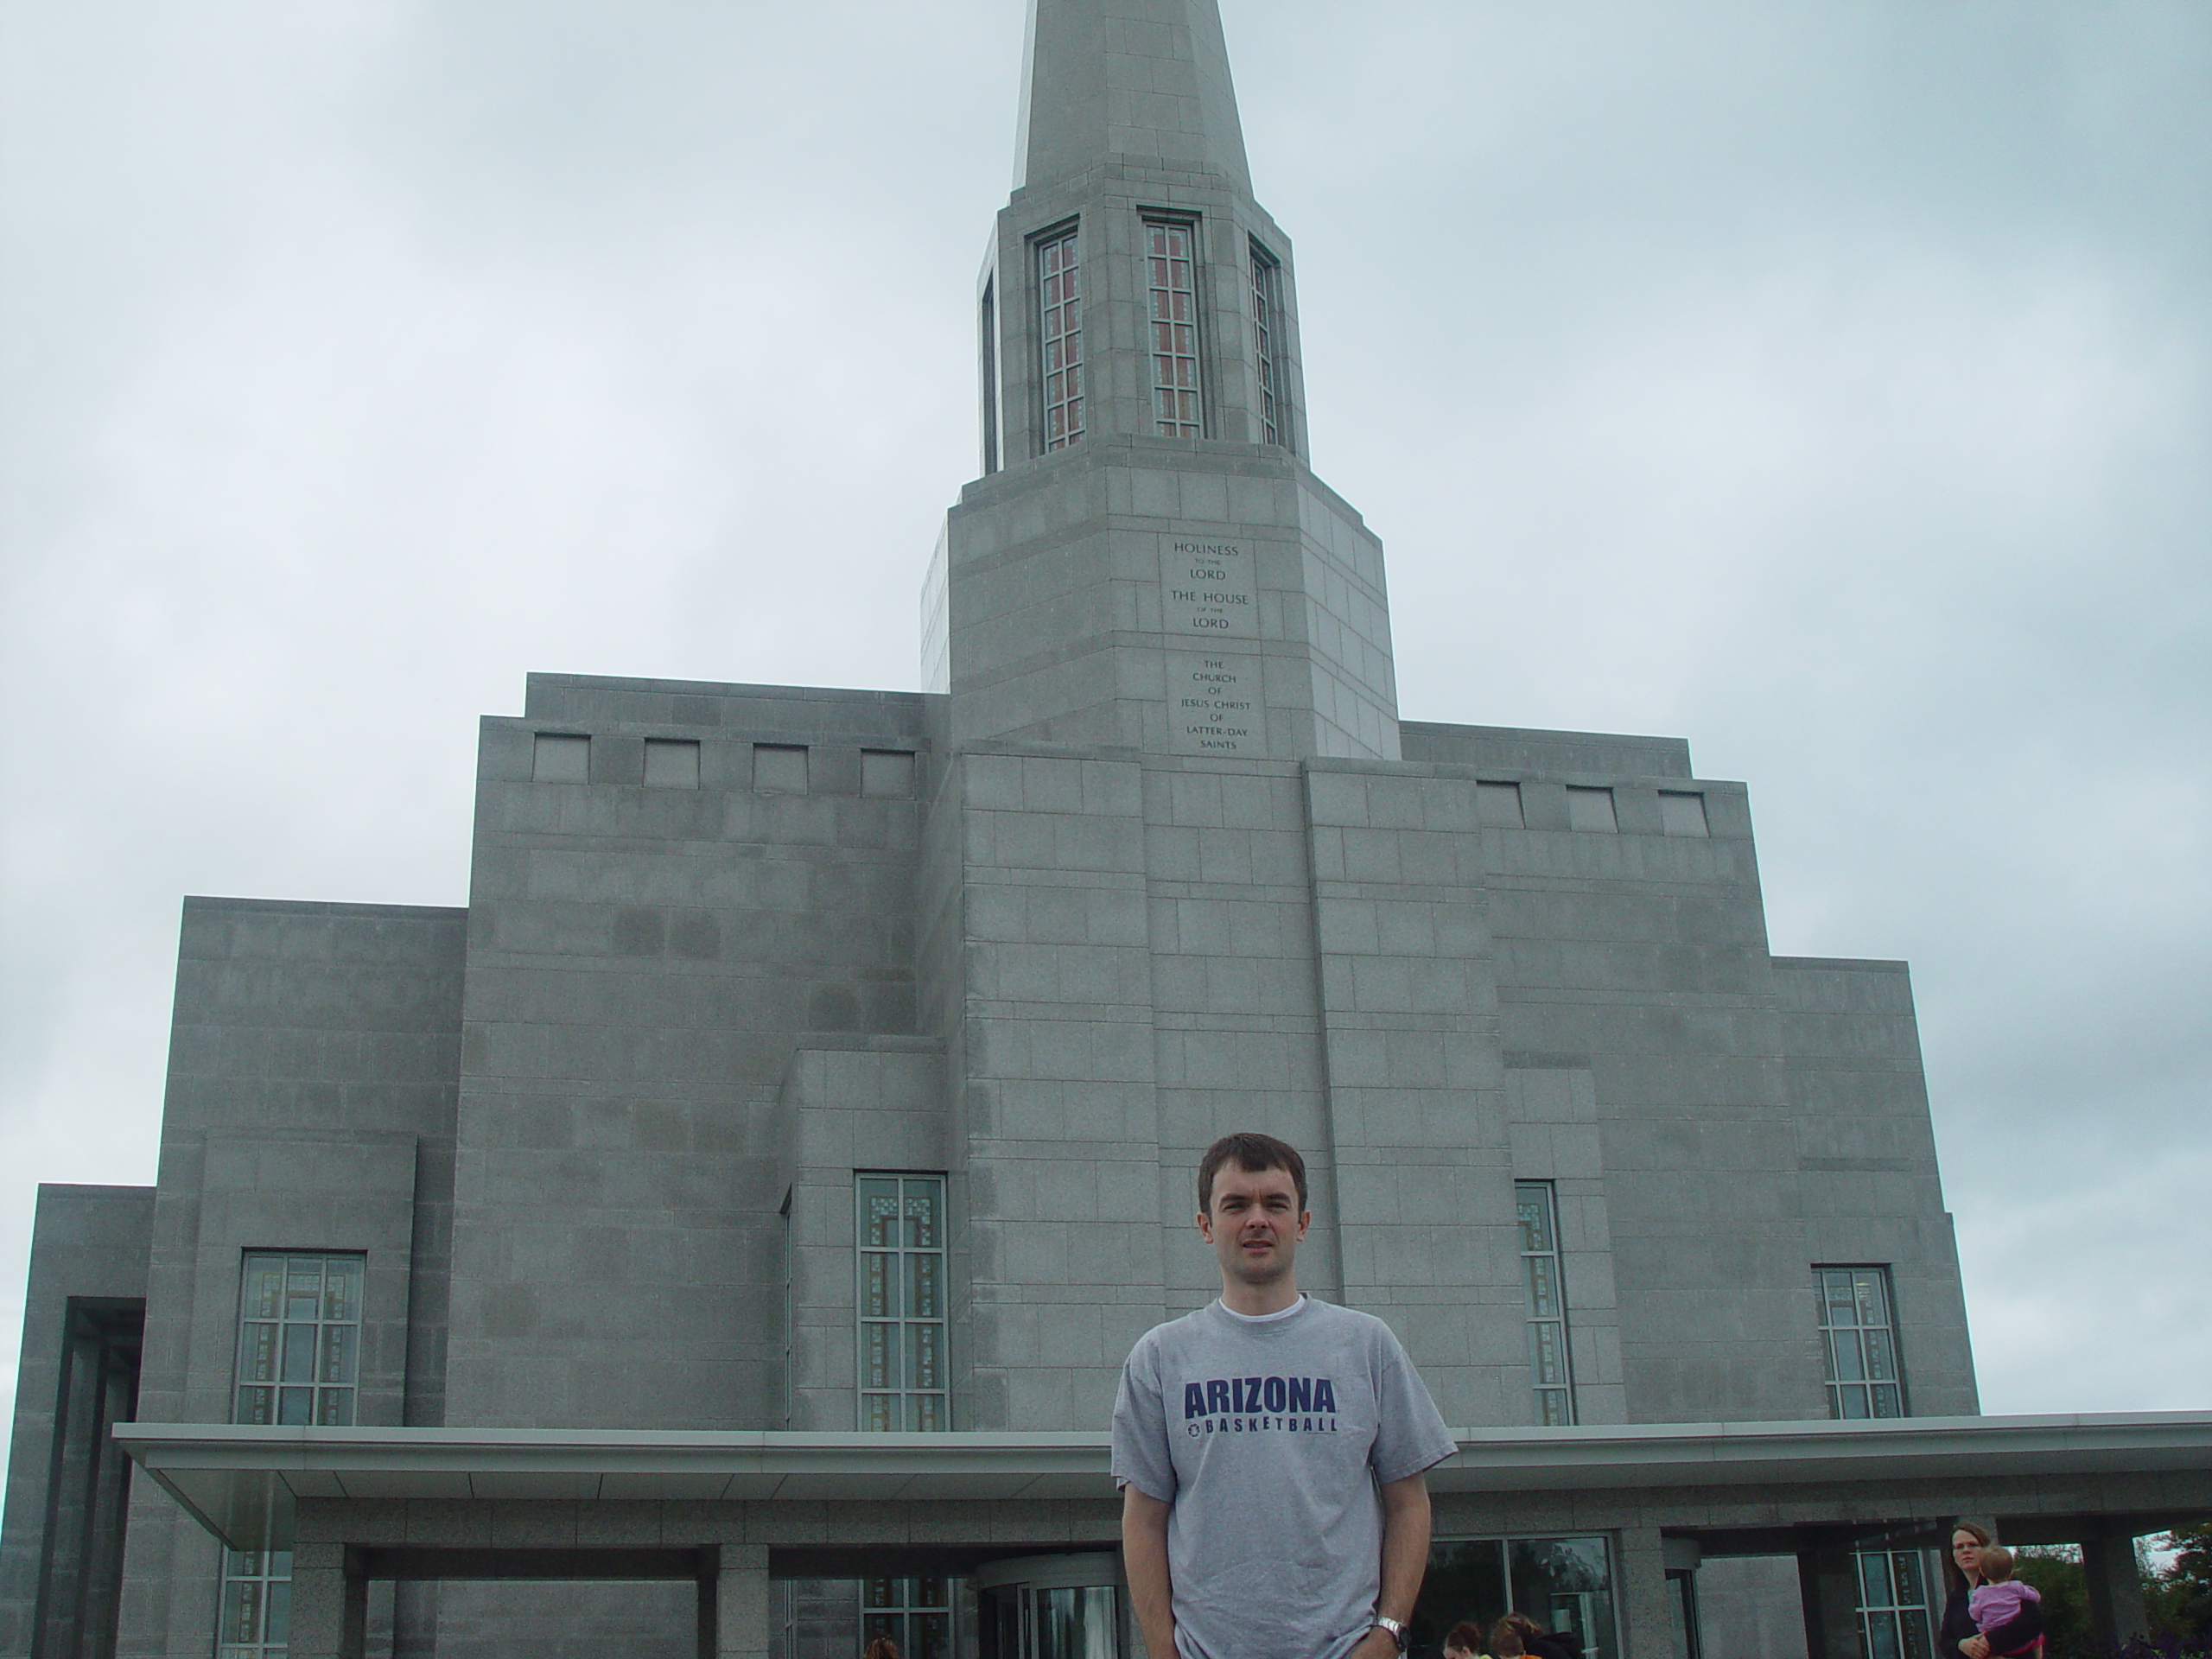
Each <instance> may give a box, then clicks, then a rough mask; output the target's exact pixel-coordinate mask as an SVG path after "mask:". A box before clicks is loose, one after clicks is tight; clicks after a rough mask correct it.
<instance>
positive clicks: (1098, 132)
mask: <svg viewBox="0 0 2212 1659" xmlns="http://www.w3.org/2000/svg"><path fill="white" fill-rule="evenodd" d="M1109 156H1110V157H1112V158H1113V159H1115V160H1117V161H1122V160H1128V159H1136V160H1138V161H1139V162H1140V164H1146V163H1152V164H1159V163H1165V164H1166V165H1168V166H1172V167H1177V168H1185V169H1186V170H1189V171H1192V172H1203V173H1213V174H1218V175H1220V176H1221V177H1223V178H1224V179H1226V180H1228V181H1229V182H1230V184H1231V185H1233V186H1234V187H1235V188H1237V189H1239V190H1242V191H1244V192H1246V193H1247V194H1249V192H1250V190H1251V188H1252V177H1251V173H1250V170H1249V168H1247V167H1246V165H1245V162H1244V131H1243V124H1241V123H1240V122H1239V121H1238V120H1237V118H1236V88H1235V87H1234V86H1231V85H1230V79H1229V48H1228V47H1227V46H1226V45H1225V44H1224V41H1223V40H1222V34H1221V13H1220V11H1219V10H1217V8H1216V7H1215V6H1214V5H1213V3H1212V0H1108V3H1097V0H1041V3H1039V4H1035V5H1033V6H1032V7H1031V8H1030V11H1029V51H1028V59H1027V62H1026V63H1025V64H1024V65H1023V66H1022V78H1021V131H1020V138H1019V141H1018V147H1017V149H1016V150H1015V153H1014V168H1015V171H1014V188H1016V189H1022V188H1049V187H1050V186H1052V185H1055V184H1059V183H1064V182H1065V181H1067V180H1069V179H1071V178H1074V177H1077V176H1078V175H1081V174H1083V173H1084V172H1086V171H1088V170H1089V169H1090V168H1092V167H1095V166H1096V165H1097V164H1098V162H1100V161H1101V160H1102V159H1103V158H1106V157H1109Z"/></svg>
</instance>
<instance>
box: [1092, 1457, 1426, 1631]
mask: <svg viewBox="0 0 2212 1659" xmlns="http://www.w3.org/2000/svg"><path fill="white" fill-rule="evenodd" d="M1169 1507H1170V1506H1169V1505H1167V1504H1166V1503H1161V1502H1160V1499H1158V1498H1156V1497H1147V1495H1146V1494H1145V1493H1143V1492H1141V1491H1138V1490H1137V1489H1136V1488H1135V1487H1134V1486H1124V1487H1122V1570H1123V1571H1124V1572H1126V1573H1128V1578H1129V1601H1130V1603H1131V1605H1133V1606H1134V1607H1135V1610H1136V1616H1137V1628H1138V1629H1139V1630H1142V1631H1143V1632H1144V1650H1145V1655H1146V1659H1175V1614H1174V1611H1173V1603H1172V1602H1171V1601H1170V1599H1169V1586H1168V1582H1167V1511H1168V1509H1169ZM1385 1634H1386V1635H1387V1634H1388V1632H1385ZM1361 1659H1368V1656H1366V1655H1362V1656H1361ZM1391 1659H1396V1650H1395V1644H1394V1646H1393V1649H1392V1656H1391Z"/></svg>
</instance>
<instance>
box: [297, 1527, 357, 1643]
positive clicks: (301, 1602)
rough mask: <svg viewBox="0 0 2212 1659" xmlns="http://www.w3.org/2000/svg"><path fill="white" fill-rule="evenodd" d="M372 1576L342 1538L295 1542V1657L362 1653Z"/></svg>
mask: <svg viewBox="0 0 2212 1659" xmlns="http://www.w3.org/2000/svg"><path fill="white" fill-rule="evenodd" d="M368 1624H369V1581H368V1580H367V1579H365V1578H364V1577H362V1576H361V1573H360V1571H359V1563H358V1561H357V1560H354V1559H353V1557H352V1552H350V1551H349V1550H347V1549H346V1546H345V1545H343V1544H313V1543H305V1542H302V1543H298V1544H295V1545H294V1546H293V1548H292V1630H291V1643H290V1647H289V1655H290V1659H363V1648H364V1644H365V1638H366V1635H367V1631H368Z"/></svg>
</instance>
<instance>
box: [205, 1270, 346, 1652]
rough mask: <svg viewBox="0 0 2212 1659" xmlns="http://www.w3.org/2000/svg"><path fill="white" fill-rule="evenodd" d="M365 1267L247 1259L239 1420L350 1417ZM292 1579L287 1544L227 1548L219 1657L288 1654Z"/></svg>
mask: <svg viewBox="0 0 2212 1659" xmlns="http://www.w3.org/2000/svg"><path fill="white" fill-rule="evenodd" d="M365 1268H366V1263H365V1262H364V1261H363V1259H362V1258H361V1257H360V1256H358V1255H321V1254H303V1253H300V1252H296V1251H295V1252H287V1253H283V1254H279V1253H277V1252H275V1251H260V1250H257V1251H253V1252H251V1253H250V1254H249V1255H247V1256H246V1258H245V1276H244V1281H243V1283H242V1284H241V1286H240V1288H239V1295H238V1382H237V1387H236V1392H235V1394H234V1395H233V1396H232V1421H236V1422H241V1423H254V1424H259V1425H262V1426H264V1427H286V1426H291V1425H308V1424H315V1425H321V1426H323V1427H346V1425H348V1424H350V1423H352V1422H353V1405H354V1394H355V1391H356V1389H358V1388H359V1384H360V1370H361V1287H362V1281H363V1277H364V1273H365ZM291 1580H292V1554H291V1552H290V1551H289V1550H283V1549H271V1550H239V1549H226V1550H225V1551H224V1552H223V1585H222V1591H221V1601H220V1604H219V1607H218V1609H217V1612H216V1631H215V1654H216V1659H283V1654H284V1650H285V1643H286V1642H287V1641H288V1640H289V1636H290V1626H291V1611H292V1582H291Z"/></svg>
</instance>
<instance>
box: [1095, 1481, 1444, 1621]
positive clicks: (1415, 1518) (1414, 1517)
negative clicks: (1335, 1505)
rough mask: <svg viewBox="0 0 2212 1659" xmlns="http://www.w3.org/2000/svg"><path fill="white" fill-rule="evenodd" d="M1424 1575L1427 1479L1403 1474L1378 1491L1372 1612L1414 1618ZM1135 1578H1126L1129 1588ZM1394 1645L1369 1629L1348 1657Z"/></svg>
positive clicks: (1388, 1616) (1426, 1560)
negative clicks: (1378, 1576)
mask: <svg viewBox="0 0 2212 1659" xmlns="http://www.w3.org/2000/svg"><path fill="white" fill-rule="evenodd" d="M1427 1571H1428V1477H1427V1474H1425V1473H1424V1474H1418V1475H1408V1476H1407V1477H1406V1478H1404V1479H1403V1480H1394V1481H1390V1482H1389V1483H1388V1484H1385V1485H1384V1486H1383V1593H1382V1595H1381V1596H1380V1597H1379V1598H1377V1599H1376V1604H1375V1611H1376V1612H1378V1613H1380V1614H1382V1615H1383V1618H1395V1619H1396V1620H1397V1621H1398V1623H1400V1624H1406V1623H1408V1621H1410V1620H1411V1619H1412V1618H1413V1616H1414V1598H1416V1597H1417V1596H1419V1595H1420V1594H1421V1575H1422V1574H1423V1573H1427ZM1135 1582H1136V1580H1135V1575H1134V1574H1132V1575H1131V1578H1130V1584H1131V1586H1133V1587H1134V1586H1135ZM1397 1652H1398V1644H1397V1643H1395V1642H1394V1641H1392V1640H1391V1639H1390V1633H1389V1631H1388V1630H1370V1631H1369V1632H1368V1633H1367V1634H1366V1635H1365V1636H1363V1637H1361V1638H1360V1641H1359V1645H1358V1646H1357V1647H1356V1648H1354V1649H1352V1650H1351V1659H1397Z"/></svg>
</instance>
